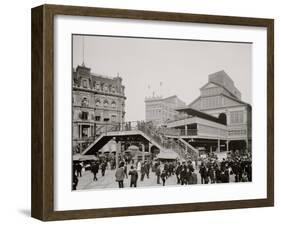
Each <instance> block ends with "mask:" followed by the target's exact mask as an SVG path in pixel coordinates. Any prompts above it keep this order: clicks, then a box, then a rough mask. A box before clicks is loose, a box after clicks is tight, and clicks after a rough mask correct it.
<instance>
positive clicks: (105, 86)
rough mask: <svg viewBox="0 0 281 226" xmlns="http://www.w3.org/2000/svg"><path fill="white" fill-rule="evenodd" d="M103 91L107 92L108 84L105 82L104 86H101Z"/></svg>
mask: <svg viewBox="0 0 281 226" xmlns="http://www.w3.org/2000/svg"><path fill="white" fill-rule="evenodd" d="M103 91H104V92H108V85H107V84H104V86H103Z"/></svg>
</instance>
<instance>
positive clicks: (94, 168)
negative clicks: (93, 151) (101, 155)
mask: <svg viewBox="0 0 281 226" xmlns="http://www.w3.org/2000/svg"><path fill="white" fill-rule="evenodd" d="M91 171H92V173H93V174H94V178H93V181H97V180H98V178H97V173H98V172H99V164H98V162H97V161H94V162H93V164H92V169H91Z"/></svg>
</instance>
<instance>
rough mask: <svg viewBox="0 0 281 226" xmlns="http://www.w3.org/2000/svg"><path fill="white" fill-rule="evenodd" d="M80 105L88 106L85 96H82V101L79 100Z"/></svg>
mask: <svg viewBox="0 0 281 226" xmlns="http://www.w3.org/2000/svg"><path fill="white" fill-rule="evenodd" d="M81 106H82V107H88V106H89V100H88V99H87V98H86V97H84V98H83V99H82V101H81Z"/></svg>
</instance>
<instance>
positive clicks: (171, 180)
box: [77, 166, 234, 190]
mask: <svg viewBox="0 0 281 226" xmlns="http://www.w3.org/2000/svg"><path fill="white" fill-rule="evenodd" d="M129 169H130V167H129V166H128V172H129ZM115 171H116V170H106V171H105V176H104V177H103V176H102V175H101V170H100V171H99V172H98V174H97V178H98V180H97V181H93V174H92V173H91V171H85V172H82V177H78V180H79V182H78V185H77V190H85V189H105V188H118V183H117V182H116V181H115ZM195 172H196V174H197V181H198V184H201V178H200V175H199V172H198V169H197V170H195ZM160 182H161V184H157V177H156V175H155V173H154V172H151V170H150V175H149V178H147V177H146V176H145V178H144V180H143V181H140V173H139V178H138V182H137V187H152V186H163V185H162V180H161V179H160ZM230 182H234V176H233V175H232V176H230ZM165 185H166V186H169V185H177V178H176V175H172V176H170V177H168V179H167V180H166V183H165ZM124 187H130V176H128V178H125V180H124Z"/></svg>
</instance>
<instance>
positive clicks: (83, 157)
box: [79, 155, 98, 161]
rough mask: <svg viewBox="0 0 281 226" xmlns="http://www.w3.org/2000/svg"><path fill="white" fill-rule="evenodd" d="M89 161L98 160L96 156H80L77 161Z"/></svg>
mask: <svg viewBox="0 0 281 226" xmlns="http://www.w3.org/2000/svg"><path fill="white" fill-rule="evenodd" d="M89 160H98V158H97V156H95V155H81V157H80V158H79V161H89Z"/></svg>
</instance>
